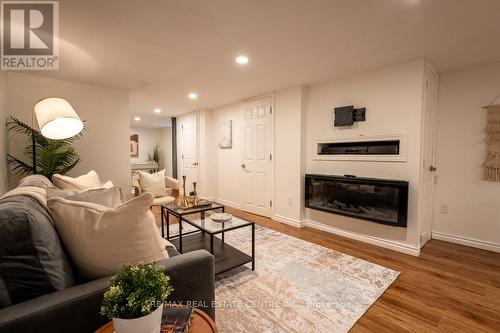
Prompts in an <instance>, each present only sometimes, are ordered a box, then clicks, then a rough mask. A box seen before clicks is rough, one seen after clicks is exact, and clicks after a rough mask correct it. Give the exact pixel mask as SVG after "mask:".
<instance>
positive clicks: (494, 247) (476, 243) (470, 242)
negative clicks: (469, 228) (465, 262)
mask: <svg viewBox="0 0 500 333" xmlns="http://www.w3.org/2000/svg"><path fill="white" fill-rule="evenodd" d="M432 238H433V239H437V240H442V241H445V242H450V243H455V244H460V245H465V246H470V247H475V248H478V249H482V250H488V251H493V252H499V253H500V244H496V243H490V242H485V241H481V240H477V239H472V238H466V237H461V236H454V235H448V234H444V233H442V232H435V231H433V232H432Z"/></svg>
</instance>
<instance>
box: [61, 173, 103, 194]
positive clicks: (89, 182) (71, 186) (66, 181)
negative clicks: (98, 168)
mask: <svg viewBox="0 0 500 333" xmlns="http://www.w3.org/2000/svg"><path fill="white" fill-rule="evenodd" d="M52 183H54V185H55V186H56V187H57V188H59V189H61V190H72V191H84V190H90V189H93V188H99V187H102V184H101V180H100V179H99V176H98V175H97V172H95V171H94V170H91V171H89V173H87V174H86V175H82V176H80V177H76V178H73V177H69V176H63V175H59V174H55V175H53V176H52Z"/></svg>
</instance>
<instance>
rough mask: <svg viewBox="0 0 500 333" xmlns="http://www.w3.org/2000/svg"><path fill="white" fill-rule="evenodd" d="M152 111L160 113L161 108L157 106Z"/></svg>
mask: <svg viewBox="0 0 500 333" xmlns="http://www.w3.org/2000/svg"><path fill="white" fill-rule="evenodd" d="M153 111H154V113H161V110H160V109H158V108H156V109H154V110H153Z"/></svg>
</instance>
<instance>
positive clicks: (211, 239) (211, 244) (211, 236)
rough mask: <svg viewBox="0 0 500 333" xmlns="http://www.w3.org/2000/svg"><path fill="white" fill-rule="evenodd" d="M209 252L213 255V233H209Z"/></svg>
mask: <svg viewBox="0 0 500 333" xmlns="http://www.w3.org/2000/svg"><path fill="white" fill-rule="evenodd" d="M210 253H211V254H212V255H214V235H210Z"/></svg>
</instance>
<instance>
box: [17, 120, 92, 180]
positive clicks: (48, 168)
mask: <svg viewBox="0 0 500 333" xmlns="http://www.w3.org/2000/svg"><path fill="white" fill-rule="evenodd" d="M7 129H8V130H9V132H12V133H20V134H23V135H26V136H28V137H33V136H34V138H35V150H36V167H37V173H39V174H41V175H44V176H46V177H47V178H49V179H50V178H51V177H52V175H53V174H55V173H58V174H65V173H67V172H68V171H70V170H71V169H73V168H74V167H75V166H76V165H77V164H78V163H79V162H80V157H79V156H78V153H77V152H76V150H75V149H74V148H73V143H74V142H75V141H77V140H79V139H81V138H82V137H83V133H84V131H82V132H80V133H79V134H77V135H75V136H73V137H71V138H68V139H63V140H53V139H48V138H45V137H44V136H42V134H41V133H40V132H39V131H37V130H35V129H34V128H32V127H31V126H29V125H27V124H25V123H23V122H22V121H20V120H19V119H17V118H15V117H12V116H10V117H9V118H8V120H7ZM23 155H24V156H25V158H26V159H29V158H31V156H33V144H32V141H31V140H30V141H29V144H28V145H27V146H26V147H25V148H24V154H23ZM7 163H8V164H9V166H10V168H11V170H12V171H13V172H16V173H19V174H21V175H24V174H31V173H34V167H33V161H29V162H25V161H24V160H23V159H20V158H17V157H15V156H13V155H11V154H7Z"/></svg>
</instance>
